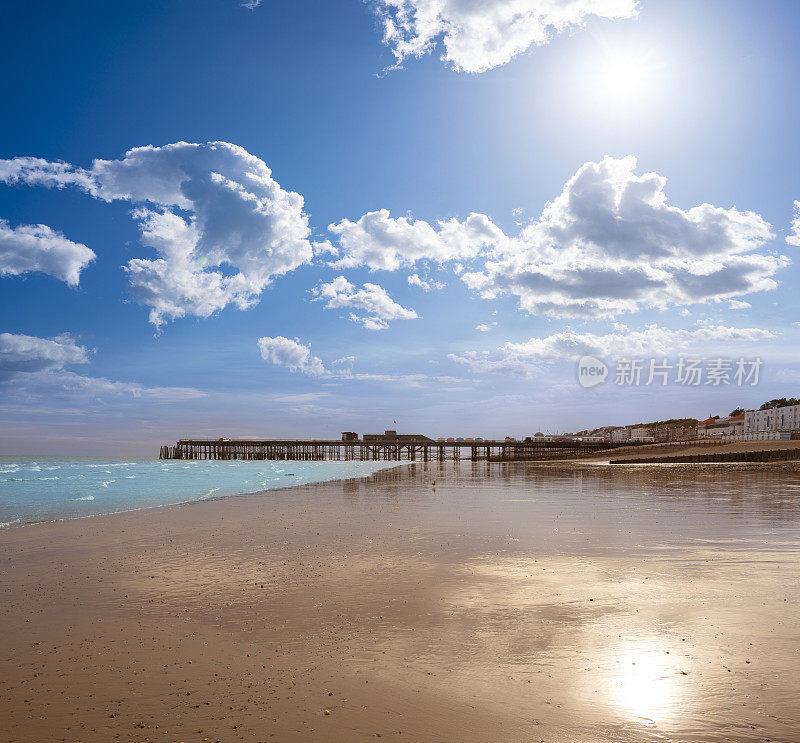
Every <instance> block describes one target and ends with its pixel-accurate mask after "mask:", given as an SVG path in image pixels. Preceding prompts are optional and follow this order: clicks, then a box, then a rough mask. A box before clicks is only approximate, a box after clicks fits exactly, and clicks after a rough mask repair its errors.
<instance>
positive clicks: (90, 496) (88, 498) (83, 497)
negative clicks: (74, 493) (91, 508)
mask: <svg viewBox="0 0 800 743" xmlns="http://www.w3.org/2000/svg"><path fill="white" fill-rule="evenodd" d="M72 500H94V496H93V495H82V496H81V497H80V498H73V499H72Z"/></svg>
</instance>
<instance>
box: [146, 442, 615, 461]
mask: <svg viewBox="0 0 800 743" xmlns="http://www.w3.org/2000/svg"><path fill="white" fill-rule="evenodd" d="M622 445H623V444H615V443H609V442H594V441H591V442H589V441H537V440H535V439H534V440H531V441H505V440H497V441H433V440H431V439H425V438H422V439H417V440H409V439H408V438H398V439H396V440H392V439H386V440H383V441H362V440H356V441H352V440H351V441H340V440H338V439H330V440H325V439H320V440H308V439H180V440H179V441H178V442H177V443H176V445H175V446H169V445H165V446H162V447H161V451H160V455H159V456H160V458H161V459H212V460H226V459H244V460H264V459H275V460H305V461H325V460H357V461H364V462H366V461H375V460H390V461H415V460H420V461H425V462H427V461H429V460H439V461H442V460H445V459H454V460H459V459H472V460H479V459H484V460H498V461H504V460H512V459H525V460H530V459H565V458H572V457H587V456H592V455H595V454H598V453H599V452H602V451H607V450H610V449H616V448H618V447H620V446H622ZM626 445H629V444H626Z"/></svg>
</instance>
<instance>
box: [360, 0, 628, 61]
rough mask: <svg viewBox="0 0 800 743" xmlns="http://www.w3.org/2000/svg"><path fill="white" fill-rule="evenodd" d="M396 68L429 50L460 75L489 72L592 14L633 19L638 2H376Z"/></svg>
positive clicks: (606, 0) (601, 0)
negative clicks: (440, 52) (438, 52)
mask: <svg viewBox="0 0 800 743" xmlns="http://www.w3.org/2000/svg"><path fill="white" fill-rule="evenodd" d="M374 4H375V6H376V8H377V12H378V16H379V18H380V21H381V25H382V27H383V41H384V43H385V44H386V45H387V46H389V48H390V49H391V50H392V53H393V54H394V56H395V59H396V65H395V66H396V67H400V66H402V64H403V62H404V61H405V60H406V59H407V58H409V57H421V56H423V55H425V54H428V53H429V52H431V51H432V50H433V49H434V48H435V47H436V46H437V44H438V43H439V42H440V41H441V42H442V44H443V45H444V54H443V55H442V60H443V61H444V62H446V63H447V64H448V65H449V66H450V67H452V68H453V69H454V70H457V71H463V72H485V71H486V70H490V69H492V68H493V67H498V66H500V65H504V64H506V63H507V62H509V61H510V60H511V59H512V58H514V57H515V56H517V55H518V54H521V53H522V52H524V51H526V50H527V49H529V48H530V47H532V46H538V45H542V44H546V43H547V42H548V41H550V39H551V38H552V37H553V36H554V35H555V34H558V33H562V32H565V31H570V30H573V29H576V28H580V27H581V26H583V25H584V24H585V23H586V21H587V19H588V18H589V17H590V16H598V17H601V18H609V19H618V18H632V17H634V16H635V15H636V14H637V11H638V9H639V3H638V0H481V1H480V2H476V1H475V0H374Z"/></svg>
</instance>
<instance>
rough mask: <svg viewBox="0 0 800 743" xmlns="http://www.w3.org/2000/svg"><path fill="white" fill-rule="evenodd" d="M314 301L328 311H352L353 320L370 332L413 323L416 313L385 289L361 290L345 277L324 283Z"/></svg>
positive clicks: (367, 287)
mask: <svg viewBox="0 0 800 743" xmlns="http://www.w3.org/2000/svg"><path fill="white" fill-rule="evenodd" d="M311 294H312V296H313V300H312V301H321V302H325V308H326V309H329V310H333V309H352V310H353V312H351V313H350V319H351V320H352V321H353V322H357V323H359V324H361V325H363V326H364V327H365V328H367V329H368V330H384V329H385V328H388V327H389V322H390V321H392V320H413V319H415V318H416V317H417V313H416V312H415V311H414V310H410V309H406V308H405V307H403V306H402V305H400V304H398V303H397V302H395V301H394V300H393V299H392V298H391V297H390V296H389V294H388V293H387V291H386V289H384V288H383V287H382V286H379V285H378V284H364V285H363V286H362V287H361V288H358V287H357V286H355V285H354V284H352V283H350V282H349V281H348V280H347V279H346V278H345V277H344V276H337V277H336V278H335V279H334V280H333V281H330V282H328V283H324V282H321V283H320V284H318V285H317V286H315V287H314V288H313V289H312V290H311Z"/></svg>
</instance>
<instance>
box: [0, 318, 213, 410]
mask: <svg viewBox="0 0 800 743" xmlns="http://www.w3.org/2000/svg"><path fill="white" fill-rule="evenodd" d="M89 360H90V353H89V351H88V350H87V349H86V348H85V347H83V346H81V345H79V344H78V343H77V341H76V340H75V338H74V337H73V336H71V335H69V334H67V333H65V334H62V335H58V336H56V337H55V338H39V337H37V336H32V335H20V334H15V333H0V387H2V388H3V390H4V392H5V393H6V394H9V393H10V394H15V395H18V396H19V395H23V396H43V395H54V394H60V395H69V396H76V395H81V396H87V397H99V396H103V395H108V394H125V395H130V396H132V397H137V398H138V397H144V398H153V399H157V400H163V401H180V400H192V399H196V398H198V397H204V396H205V393H203V392H200V391H199V390H195V389H191V388H187V387H144V386H143V385H141V384H137V383H134V382H115V381H111V380H109V379H105V378H103V377H86V376H81V375H80V374H76V373H75V372H73V371H70V370H68V369H66V368H65V367H68V366H73V365H76V364H87V363H89Z"/></svg>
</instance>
